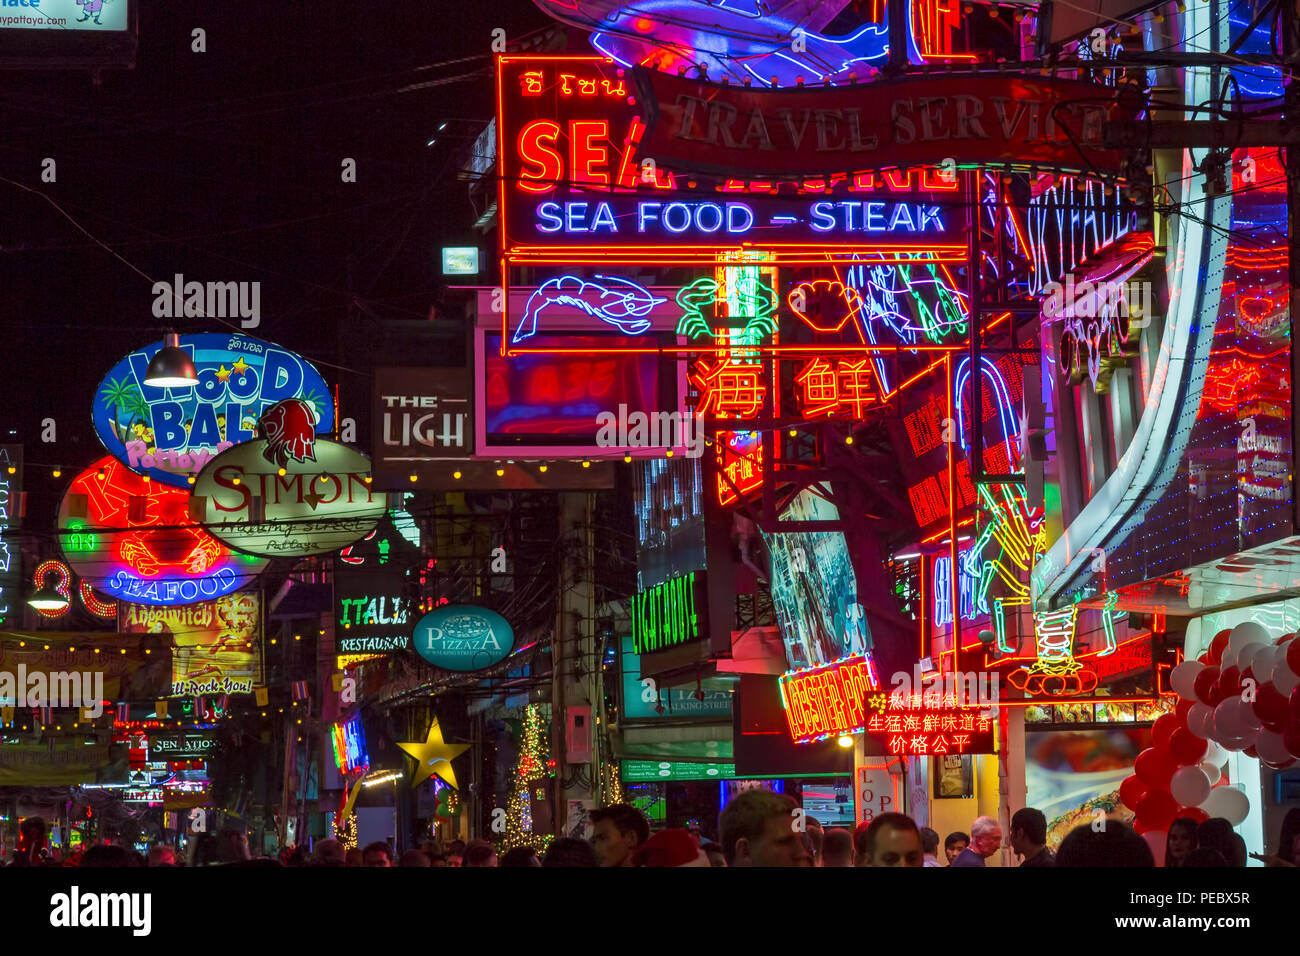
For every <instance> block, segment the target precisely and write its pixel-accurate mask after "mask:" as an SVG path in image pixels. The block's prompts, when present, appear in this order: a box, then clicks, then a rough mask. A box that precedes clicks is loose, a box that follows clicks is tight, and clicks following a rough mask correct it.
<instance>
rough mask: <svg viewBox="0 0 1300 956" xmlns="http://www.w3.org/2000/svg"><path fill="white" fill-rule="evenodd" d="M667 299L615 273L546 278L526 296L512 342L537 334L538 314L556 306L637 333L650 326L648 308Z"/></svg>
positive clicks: (627, 333)
mask: <svg viewBox="0 0 1300 956" xmlns="http://www.w3.org/2000/svg"><path fill="white" fill-rule="evenodd" d="M667 301H668V300H667V299H664V298H661V297H659V296H657V295H653V294H652V293H651V292H650V290H648V289H646V288H645V287H644V286H640V285H637V284H636V283H635V282H633V281H631V280H630V279H622V278H619V277H618V276H595V277H594V280H587V279H580V278H578V277H577V276H560V277H559V278H558V279H547V280H546V281H545V282H543V283H542V284H541V285H540V286H538V287H537V290H536V291H535V292H534V293H533V294H532V295H530V296H529V297H528V304H527V305H526V306H525V307H524V315H523V318H522V319H520V320H519V327H518V328H517V329H515V334H514V337H513V338H512V339H511V341H513V342H515V343H519V342H522V341H523V340H524V339H527V338H531V337H532V336H534V335H536V334H537V319H538V317H539V316H540V315H541V314H542V313H543V312H544V311H546V309H548V308H550V307H551V306H556V305H559V306H567V307H569V308H572V309H578V310H579V311H581V312H585V313H586V314H587V315H590V316H592V317H594V318H597V319H600V320H601V321H602V322H606V323H608V324H609V325H612V326H614V327H615V328H617V329H618V330H619V331H620V332H622V333H623V334H624V335H640V334H642V333H643V332H647V331H649V329H650V319H649V318H647V316H649V314H650V312H651V310H653V309H654V307H655V306H657V305H660V304H662V303H664V302H667Z"/></svg>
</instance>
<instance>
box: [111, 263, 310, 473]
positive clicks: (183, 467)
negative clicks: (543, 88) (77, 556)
mask: <svg viewBox="0 0 1300 956" xmlns="http://www.w3.org/2000/svg"><path fill="white" fill-rule="evenodd" d="M178 278H179V277H178ZM195 284H197V283H195ZM180 348H181V350H182V351H184V352H186V353H187V354H188V355H189V356H190V358H191V359H192V360H193V362H194V367H195V368H196V369H197V371H198V376H199V381H198V384H197V385H194V386H192V387H189V388H156V387H154V386H152V385H145V384H144V378H145V372H146V370H147V369H148V368H149V362H150V360H151V359H152V358H153V357H154V356H155V355H156V354H157V353H158V352H159V351H160V350H161V349H162V342H161V341H157V342H153V343H150V344H149V345H147V346H146V347H144V348H142V349H138V350H136V351H135V352H132V353H131V354H130V355H128V356H127V357H126V358H124V359H122V360H121V361H120V362H118V363H117V364H116V365H114V366H113V367H112V368H111V369H109V372H108V374H107V375H105V376H104V379H103V381H101V382H100V383H99V385H98V386H97V387H96V389H95V393H94V394H95V397H94V400H93V404H92V410H93V417H94V422H95V434H96V436H97V437H98V438H99V440H100V442H101V443H102V444H103V445H104V448H105V449H107V450H108V452H109V453H110V454H111V455H112V456H113V457H114V458H117V459H118V460H119V461H122V462H125V463H126V464H127V465H128V466H129V467H130V468H131V469H132V470H133V471H137V472H139V473H140V474H144V475H148V476H149V477H150V478H152V479H154V480H156V481H159V482H162V483H163V484H165V485H169V486H171V487H173V488H187V487H188V486H189V479H190V476H191V475H196V474H198V473H199V472H200V471H201V470H202V469H203V467H204V466H205V465H206V464H207V463H208V462H209V461H210V460H211V459H212V458H213V457H214V456H216V455H218V454H220V453H221V452H222V451H224V450H225V449H227V448H230V447H231V446H233V445H236V444H238V443H240V442H244V441H250V440H251V439H253V438H256V437H257V421H258V419H259V418H261V416H262V414H263V412H265V411H266V410H267V409H268V408H270V407H271V406H272V405H275V404H276V403H277V402H281V401H283V400H284V399H286V398H299V399H302V401H304V402H306V403H307V405H308V406H310V407H311V409H312V411H313V412H314V416H315V421H314V429H315V431H317V432H319V433H321V434H329V433H331V432H333V430H334V399H333V395H332V392H331V391H330V388H329V386H328V385H326V384H325V379H323V378H322V377H321V374H320V373H319V372H318V371H316V369H315V367H313V366H312V364H311V363H310V362H308V361H307V360H306V359H304V358H302V357H301V356H300V355H297V354H295V353H294V352H290V351H288V350H287V349H283V348H281V347H279V346H278V345H273V344H271V343H270V342H263V341H261V340H260V339H254V338H250V337H249V336H246V335H238V334H236V335H231V334H229V333H222V334H216V333H202V334H199V335H182V336H181V337H180Z"/></svg>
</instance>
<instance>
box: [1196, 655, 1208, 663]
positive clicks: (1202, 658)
mask: <svg viewBox="0 0 1300 956" xmlns="http://www.w3.org/2000/svg"><path fill="white" fill-rule="evenodd" d="M1196 662H1197V663H1198V664H1208V663H1210V655H1209V654H1202V655H1201V656H1200V657H1198V658H1196Z"/></svg>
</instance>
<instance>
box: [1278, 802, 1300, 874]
mask: <svg viewBox="0 0 1300 956" xmlns="http://www.w3.org/2000/svg"><path fill="white" fill-rule="evenodd" d="M1277 855H1278V856H1280V857H1281V858H1282V859H1284V860H1286V861H1287V862H1288V863H1300V807H1292V808H1291V809H1290V810H1288V811H1287V812H1286V816H1285V817H1283V818H1282V835H1281V836H1280V837H1279V839H1278V847H1277Z"/></svg>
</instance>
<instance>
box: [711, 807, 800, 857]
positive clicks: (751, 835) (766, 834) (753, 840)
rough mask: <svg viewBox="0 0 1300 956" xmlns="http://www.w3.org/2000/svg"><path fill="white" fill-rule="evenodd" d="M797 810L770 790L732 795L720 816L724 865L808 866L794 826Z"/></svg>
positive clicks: (719, 827)
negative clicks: (725, 860)
mask: <svg viewBox="0 0 1300 956" xmlns="http://www.w3.org/2000/svg"><path fill="white" fill-rule="evenodd" d="M798 809H799V807H798V804H796V803H795V802H794V801H793V800H791V799H790V798H789V797H787V796H785V795H784V794H780V793H773V792H772V791H771V790H762V789H759V790H746V791H745V792H744V793H741V794H738V795H737V796H735V797H733V798H732V800H731V802H730V803H728V804H727V806H726V808H725V809H724V810H723V811H722V816H721V817H720V818H719V826H718V829H719V830H720V831H721V834H722V852H723V854H724V855H725V856H726V858H727V866H809V865H811V863H812V861H811V860H810V859H809V858H808V851H807V850H806V849H805V848H804V843H803V834H802V833H800V832H799V831H798V830H797V829H796V817H797V816H798V814H797V813H796V811H797V810H798Z"/></svg>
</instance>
